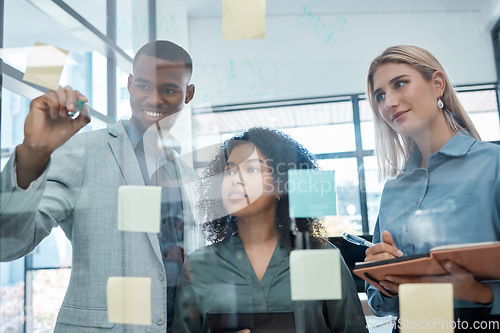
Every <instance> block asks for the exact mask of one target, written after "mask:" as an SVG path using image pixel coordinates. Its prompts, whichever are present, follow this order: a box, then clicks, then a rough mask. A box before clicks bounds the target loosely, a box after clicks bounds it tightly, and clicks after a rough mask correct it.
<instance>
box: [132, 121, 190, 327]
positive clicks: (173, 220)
mask: <svg viewBox="0 0 500 333" xmlns="http://www.w3.org/2000/svg"><path fill="white" fill-rule="evenodd" d="M123 126H124V127H125V130H126V131H127V134H128V137H129V139H130V142H131V143H132V147H133V148H134V151H135V155H136V157H137V162H138V163H139V166H140V169H141V173H142V176H143V178H144V183H145V184H146V185H151V186H162V185H165V184H169V186H162V198H161V225H160V226H161V228H160V233H159V234H158V240H159V242H160V248H161V253H162V258H163V265H164V267H165V273H166V275H167V328H168V332H170V331H171V326H172V323H173V318H174V309H175V293H176V287H177V281H178V279H179V274H180V270H181V267H182V264H183V258H184V251H183V240H184V237H183V230H184V221H183V206H182V194H181V189H180V187H179V181H178V177H177V172H176V166H175V163H174V161H172V160H169V159H166V161H165V162H166V163H164V164H162V165H161V166H160V168H164V169H163V170H160V169H158V170H157V171H155V172H153V173H152V174H153V175H152V177H151V178H150V176H149V174H150V172H149V170H148V163H147V161H146V154H145V153H144V142H143V134H142V133H140V132H139V131H138V130H137V129H136V128H135V126H134V125H133V123H132V122H130V121H128V120H125V121H123ZM174 149H176V150H177V149H178V148H176V147H174ZM161 158H166V156H161ZM159 159H160V158H159ZM155 162H156V161H155ZM152 164H153V165H155V164H158V163H152ZM150 165H151V164H150Z"/></svg>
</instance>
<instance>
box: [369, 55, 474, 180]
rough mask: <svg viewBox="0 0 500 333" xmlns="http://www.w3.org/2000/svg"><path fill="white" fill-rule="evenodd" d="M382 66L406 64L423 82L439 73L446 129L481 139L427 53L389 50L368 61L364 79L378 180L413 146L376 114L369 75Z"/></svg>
mask: <svg viewBox="0 0 500 333" xmlns="http://www.w3.org/2000/svg"><path fill="white" fill-rule="evenodd" d="M386 63H398V64H407V65H410V66H411V67H413V68H414V69H416V70H417V71H419V72H420V74H422V77H423V78H424V79H425V80H427V81H430V80H431V78H432V75H433V74H434V72H436V71H441V72H443V74H444V77H445V89H444V93H443V96H442V97H441V100H442V101H443V103H444V108H443V112H444V116H445V119H446V122H447V124H448V126H450V128H451V129H452V130H453V131H454V132H455V133H456V132H459V131H466V132H468V133H470V134H471V135H472V136H473V137H474V138H475V139H477V140H480V139H481V138H480V136H479V133H478V132H477V130H476V128H475V126H474V124H473V123H472V121H471V120H470V118H469V116H468V115H467V113H466V112H465V110H464V108H463V106H462V104H461V103H460V101H459V100H458V97H457V95H456V93H455V90H454V89H453V86H452V85H451V82H450V79H449V78H448V75H446V72H445V71H444V69H443V67H442V66H441V64H440V63H439V61H438V60H437V59H436V58H435V57H434V56H433V55H432V54H431V53H430V52H428V51H427V50H424V49H422V48H420V47H417V46H412V45H397V46H392V47H389V48H387V49H386V50H385V51H384V52H383V53H382V54H381V55H379V56H378V57H376V58H375V59H374V60H373V61H372V63H371V65H370V69H369V70H368V78H367V85H368V100H369V101H370V105H371V107H372V110H373V114H374V118H375V136H376V140H375V142H376V143H375V151H376V154H377V161H378V169H379V174H380V177H381V178H383V179H386V178H388V177H394V176H396V174H397V173H398V172H401V171H402V170H403V167H404V165H405V164H406V162H407V161H408V158H409V157H410V155H411V153H412V152H413V150H414V149H415V146H416V144H415V141H414V140H413V139H411V138H407V137H403V136H402V135H400V134H398V133H396V132H395V131H394V130H393V129H392V128H391V127H390V126H389V125H388V124H387V123H386V122H385V121H384V120H383V119H382V117H381V115H380V113H379V112H378V106H377V101H376V100H375V96H374V87H373V75H374V74H375V72H376V70H377V69H378V68H379V67H380V66H381V65H383V64H386ZM436 102H437V101H436Z"/></svg>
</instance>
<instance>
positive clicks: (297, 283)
mask: <svg viewBox="0 0 500 333" xmlns="http://www.w3.org/2000/svg"><path fill="white" fill-rule="evenodd" d="M290 287H291V293H292V300H293V301H310V300H325V299H341V298H342V280H341V275H340V251H339V250H338V249H328V250H294V251H292V252H291V253H290Z"/></svg>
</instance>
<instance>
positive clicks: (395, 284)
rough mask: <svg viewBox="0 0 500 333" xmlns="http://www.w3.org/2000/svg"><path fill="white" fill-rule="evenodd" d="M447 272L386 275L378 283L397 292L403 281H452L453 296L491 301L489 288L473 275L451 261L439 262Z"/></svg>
mask: <svg viewBox="0 0 500 333" xmlns="http://www.w3.org/2000/svg"><path fill="white" fill-rule="evenodd" d="M441 264H442V266H443V268H444V269H445V270H446V271H447V272H448V273H449V274H447V275H441V276H390V275H389V276H386V278H387V281H381V282H380V285H381V286H382V287H384V288H386V289H387V290H390V291H392V292H393V293H397V292H398V289H399V285H400V284H403V283H452V284H453V297H454V298H456V299H461V300H464V301H470V302H475V303H481V304H489V303H491V302H492V301H493V293H492V292H491V288H490V287H489V286H488V285H486V284H483V283H480V282H479V281H477V280H476V279H475V278H474V276H473V275H472V274H471V273H470V272H469V271H468V270H466V269H464V268H463V267H461V266H459V265H457V264H456V263H454V262H453V261H446V262H444V263H441Z"/></svg>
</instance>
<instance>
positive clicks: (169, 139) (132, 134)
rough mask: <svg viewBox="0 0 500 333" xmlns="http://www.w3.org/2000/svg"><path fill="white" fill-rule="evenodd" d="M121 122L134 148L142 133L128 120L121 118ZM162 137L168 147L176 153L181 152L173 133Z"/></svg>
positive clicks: (141, 137)
mask: <svg viewBox="0 0 500 333" xmlns="http://www.w3.org/2000/svg"><path fill="white" fill-rule="evenodd" d="M122 123H123V127H124V128H125V130H126V131H127V135H128V137H129V139H130V142H131V143H132V147H133V148H134V149H135V148H136V147H137V145H138V144H139V142H140V141H141V140H142V139H143V136H144V133H142V131H139V130H137V127H136V126H135V125H134V123H132V122H131V121H130V120H123V121H122ZM164 139H165V143H166V144H167V146H168V147H171V148H172V149H174V150H175V151H176V152H177V153H178V154H180V153H181V144H180V142H179V140H177V139H176V138H175V137H174V136H173V135H171V134H170V133H169V134H168V135H167V136H166V138H164Z"/></svg>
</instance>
